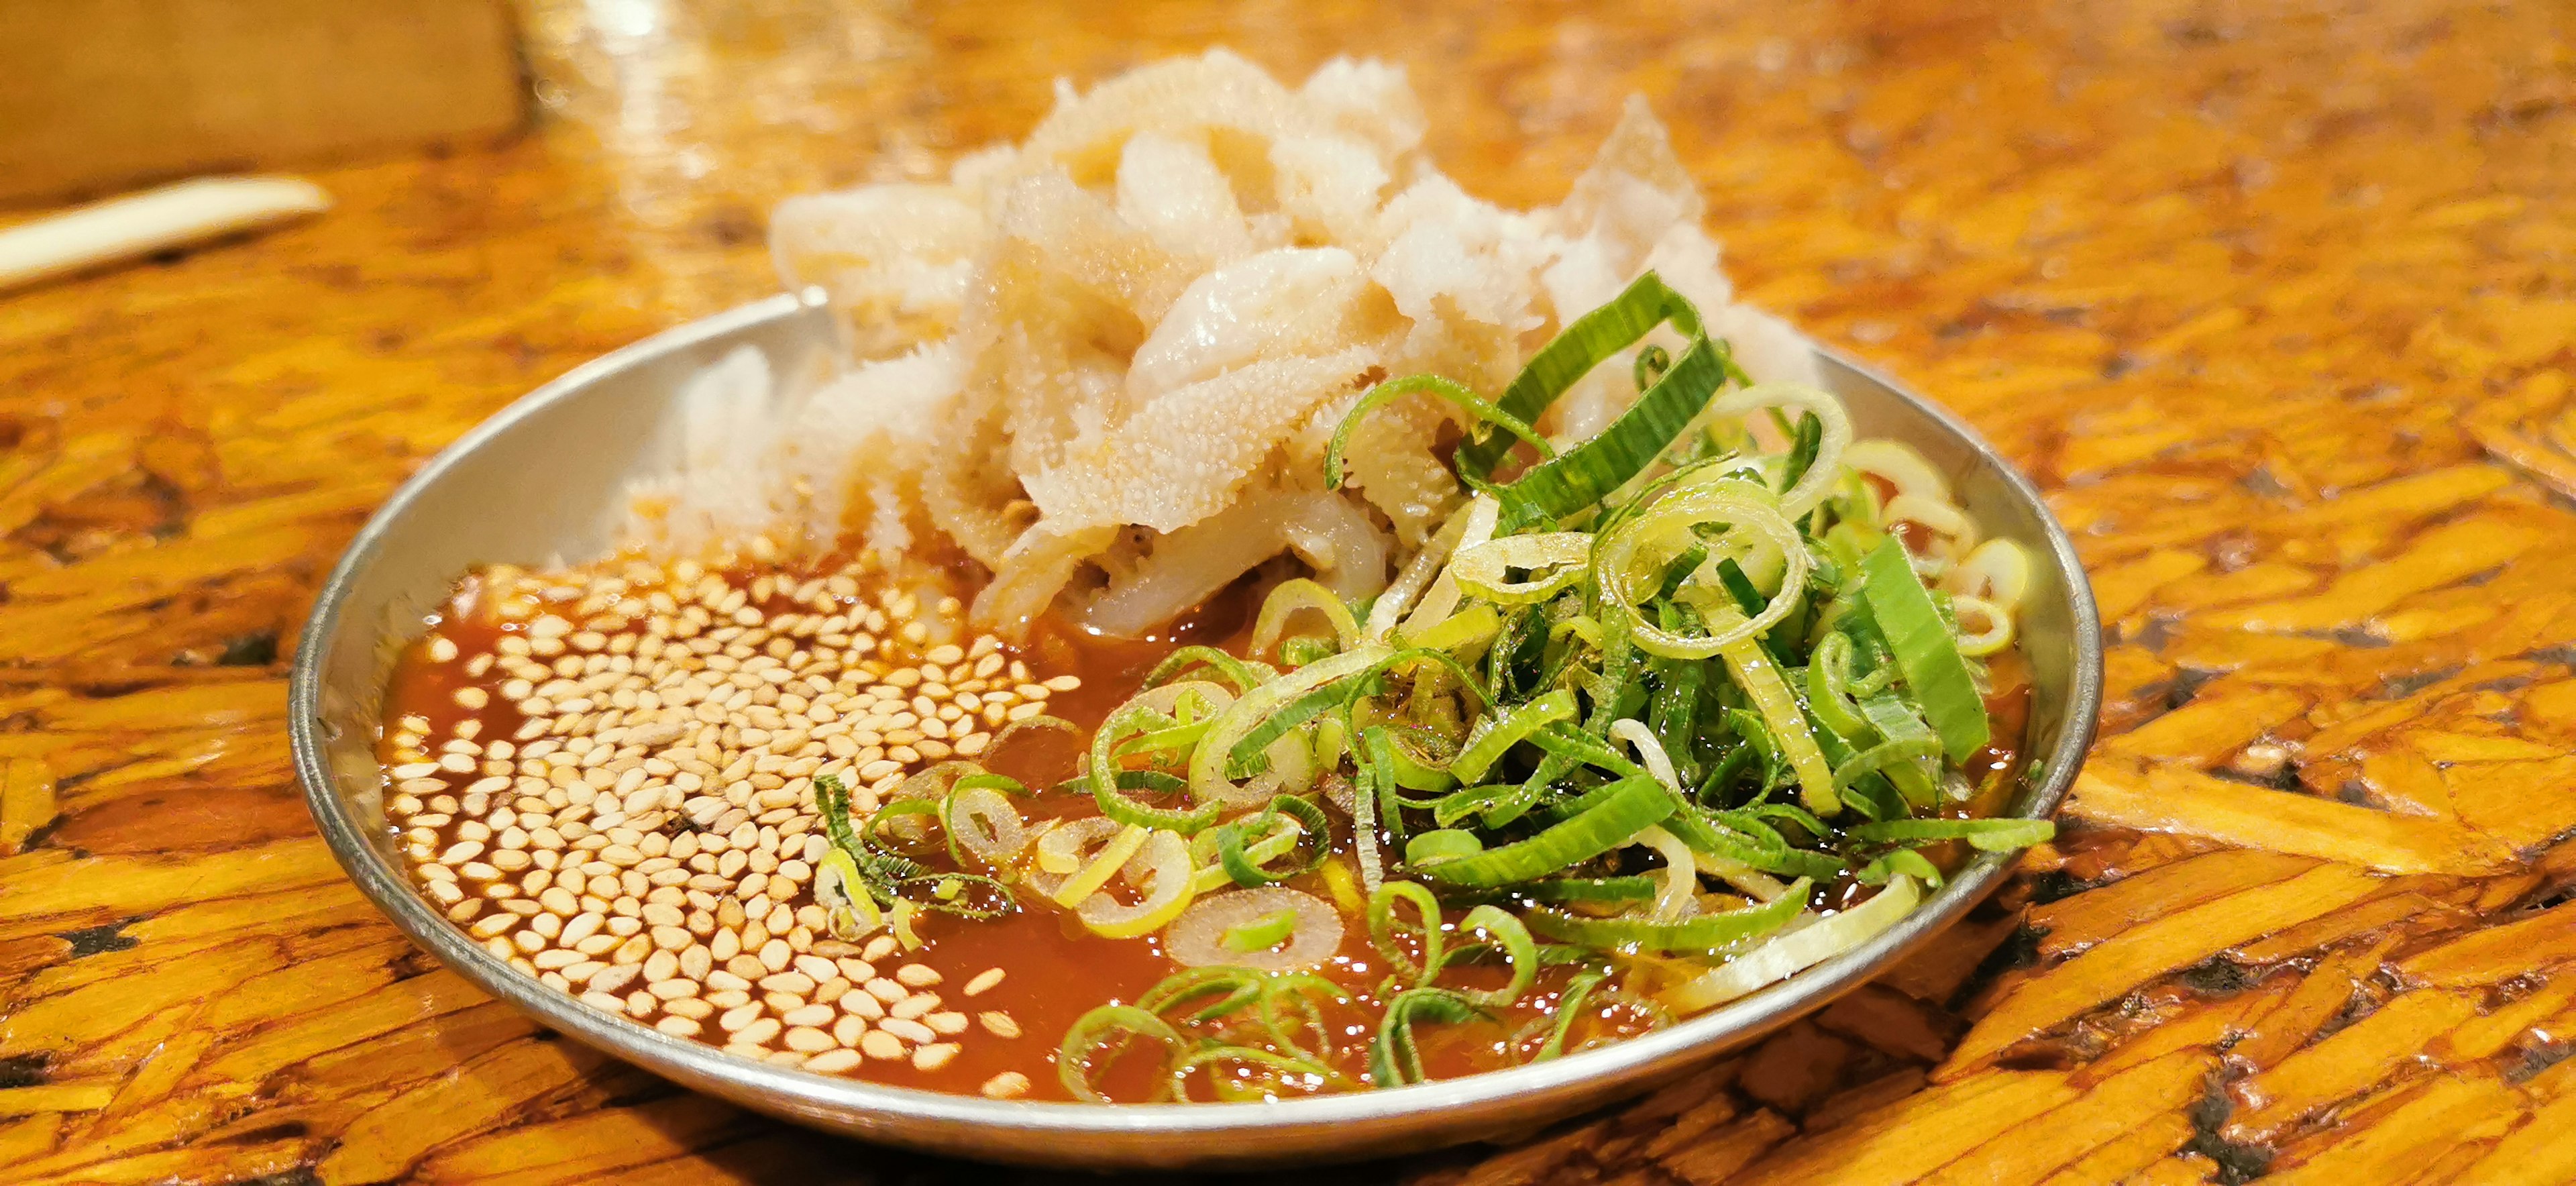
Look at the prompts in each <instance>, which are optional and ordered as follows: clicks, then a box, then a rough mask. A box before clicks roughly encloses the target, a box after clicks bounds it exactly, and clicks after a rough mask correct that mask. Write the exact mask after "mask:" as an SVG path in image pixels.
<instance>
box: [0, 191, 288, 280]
mask: <svg viewBox="0 0 2576 1186" xmlns="http://www.w3.org/2000/svg"><path fill="white" fill-rule="evenodd" d="M330 208H331V195H329V194H326V193H323V192H322V187H320V186H317V185H315V184H313V183H312V182H310V181H302V180H298V179H296V178H293V177H200V178H198V179H196V180H194V181H182V182H180V183H178V184H176V185H165V186H162V187H160V188H159V189H153V190H146V191H144V192H142V193H139V194H129V195H127V196H125V197H121V198H110V199H108V200H106V201H103V202H93V203H91V204H89V205H87V206H83V207H80V208H79V209H76V210H67V211H64V212H63V213H60V214H55V215H49V216H47V217H43V218H37V219H32V220H30V221H28V222H25V223H21V224H19V225H17V226H13V227H9V228H7V229H0V291H7V290H8V289H11V288H16V287H19V286H21V285H27V284H35V283H38V282H40V281H45V280H51V279H54V278H56V277H61V276H69V275H73V274H76V273H79V272H83V271H86V270H88V269H91V268H95V267H99V266H102V265H105V264H109V263H114V262H117V261H120V260H128V259H133V258H135V257H137V256H143V255H149V254H152V253H154V252H160V251H168V250H171V249H173V248H177V247H183V246H186V245H188V244H191V243H195V242H198V241H200V240H204V239H213V238H220V237H222V236H225V235H231V234H235V233H238V232H242V231H251V230H257V229H259V228H261V227H267V226H274V225H276V224H278V223H282V222H286V221H289V220H292V219H296V218H302V217H305V216H307V215H313V214H319V213H321V212H323V211H325V210H328V209H330Z"/></svg>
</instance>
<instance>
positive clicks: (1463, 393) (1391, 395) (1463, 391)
mask: <svg viewBox="0 0 2576 1186" xmlns="http://www.w3.org/2000/svg"><path fill="white" fill-rule="evenodd" d="M1408 395H1434V396H1438V397H1440V398H1441V399H1444V400H1447V401H1449V402H1450V403H1452V404H1456V405H1457V406H1458V407H1460V408H1463V409H1465V410H1466V412H1467V414H1468V415H1470V416H1473V417H1475V418H1476V419H1477V420H1479V421H1481V422H1483V423H1486V424H1491V425H1493V426H1494V427H1496V428H1499V429H1502V430H1503V432H1505V433H1508V434H1510V435H1511V437H1512V438H1513V439H1514V440H1517V441H1519V442H1520V443H1522V444H1525V445H1528V446H1529V447H1531V448H1533V449H1536V450H1538V452H1539V456H1541V457H1553V456H1555V455H1556V450H1555V448H1554V447H1552V446H1550V445H1549V444H1548V443H1547V440H1546V438H1544V437H1541V436H1539V435H1538V430H1537V429H1534V428H1531V427H1530V426H1529V424H1528V422H1526V421H1524V420H1523V419H1522V418H1520V417H1518V416H1515V415H1513V414H1511V413H1510V412H1509V411H1506V410H1504V409H1503V408H1500V407H1497V406H1495V405H1494V404H1492V403H1489V402H1487V401H1486V400H1485V398H1484V397H1483V396H1480V395H1477V394H1476V393H1475V392H1472V391H1469V390H1467V388H1466V387H1465V386H1464V385H1462V384H1460V383H1458V382H1456V381H1455V380H1451V379H1444V378H1441V377H1440V376H1438V375H1407V376H1405V377H1403V378H1401V379H1389V380H1387V381H1386V382H1384V383H1380V384H1378V385H1377V386H1375V387H1372V388H1369V389H1368V394H1366V395H1363V396H1361V397H1360V398H1359V402H1358V403H1355V404H1352V405H1351V410H1350V411H1348V412H1345V413H1343V414H1342V423H1341V425H1340V426H1339V427H1337V428H1335V429H1334V430H1333V443H1332V444H1331V445H1330V446H1328V447H1327V448H1326V449H1325V450H1324V489H1326V490H1339V489H1341V488H1342V450H1343V449H1344V448H1346V447H1348V446H1349V445H1350V440H1351V431H1352V430H1353V429H1356V428H1358V427H1359V424H1360V421H1361V420H1362V419H1364V418H1366V417H1367V416H1368V414H1369V413H1371V412H1374V411H1376V410H1378V408H1379V407H1381V406H1383V405H1384V404H1386V403H1388V402H1390V401H1392V400H1396V399H1400V398H1402V397H1404V396H1408ZM1496 439H1500V438H1499V437H1497V438H1496ZM1462 447H1463V446H1462ZM1503 447H1504V448H1506V449H1508V448H1510V447H1511V446H1509V445H1505V446H1503Z"/></svg>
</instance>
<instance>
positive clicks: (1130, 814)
mask: <svg viewBox="0 0 2576 1186" xmlns="http://www.w3.org/2000/svg"><path fill="white" fill-rule="evenodd" d="M1274 682H1275V681H1274ZM1165 686H1166V687H1178V686H1180V685H1176V684H1174V685H1165ZM1262 686H1263V687H1268V686H1270V685H1267V684H1265V685H1262ZM1255 694H1256V695H1257V694H1258V693H1257V692H1256V693H1255ZM1237 703H1238V704H1240V703H1241V702H1240V701H1238V702H1237ZM1157 716H1159V714H1157V713H1155V712H1154V711H1153V710H1152V709H1151V708H1150V707H1147V706H1144V705H1140V704H1136V703H1134V702H1133V701H1130V702H1129V703H1128V704H1127V705H1126V706H1125V707H1122V708H1120V709H1118V710H1117V711H1115V712H1112V713H1110V714H1109V719H1108V720H1106V721H1103V722H1101V724H1100V730H1099V731H1098V732H1096V733H1094V734H1092V735H1091V760H1090V763H1089V765H1088V767H1087V768H1086V771H1085V777H1087V778H1088V779H1089V780H1090V782H1091V794H1092V798H1093V800H1094V801H1096V802H1097V803H1099V805H1100V814H1102V815H1105V816H1108V817H1110V818H1111V819H1114V820H1117V821H1118V822H1120V823H1122V824H1126V825H1128V826H1129V827H1131V828H1161V829H1164V830H1167V831H1173V832H1178V833H1180V834H1182V835H1184V836H1186V835H1189V834H1190V833H1193V832H1196V831H1198V830H1200V829H1202V828H1205V827H1207V826H1208V825H1210V824H1213V823H1215V822H1216V820H1217V814H1218V813H1219V812H1220V811H1222V810H1223V805H1222V804H1219V803H1214V802H1201V803H1196V804H1193V805H1191V806H1189V807H1186V808H1183V807H1160V806H1156V805H1154V804H1151V803H1145V802H1141V801H1139V800H1137V799H1134V798H1131V797H1129V796H1128V794H1127V790H1128V789H1130V788H1129V787H1127V786H1124V785H1122V784H1126V783H1128V782H1129V781H1130V780H1129V779H1128V778H1127V777H1126V775H1128V774H1132V773H1146V774H1151V773H1157V772H1154V771H1121V770H1120V769H1119V768H1118V747H1119V743H1120V741H1122V740H1123V739H1124V738H1125V737H1126V736H1127V735H1129V734H1130V733H1133V732H1135V731H1137V730H1139V729H1142V728H1145V727H1147V726H1149V725H1150V724H1151V723H1152V722H1153V721H1154V720H1155V719H1156V717H1157ZM1219 719H1220V720H1221V719H1223V718H1219ZM1201 733H1202V735H1204V733H1205V729H1204V728H1202V729H1201ZM1192 741H1193V743H1194V744H1196V745H1197V749H1196V750H1194V751H1192V755H1193V757H1192V760H1193V761H1195V760H1196V755H1197V754H1203V753H1206V752H1207V748H1208V747H1207V745H1206V743H1205V741H1204V738H1203V736H1202V737H1199V738H1193V739H1192ZM1139 843H1141V841H1140V842H1139ZM1092 888H1093V889H1097V888H1099V887H1098V886H1096V885H1095V886H1093V887H1092ZM1084 892H1085V893H1088V892H1089V891H1088V890H1086V891H1084ZM1080 900H1081V899H1080V897H1078V896H1077V897H1076V898H1074V899H1073V900H1072V901H1068V902H1065V903H1064V904H1065V905H1068V906H1070V905H1072V904H1073V902H1075V901H1080Z"/></svg>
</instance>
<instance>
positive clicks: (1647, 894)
mask: <svg viewBox="0 0 2576 1186" xmlns="http://www.w3.org/2000/svg"><path fill="white" fill-rule="evenodd" d="M1512 892H1513V893H1515V894H1518V895H1520V896H1521V897H1523V898H1527V899H1529V900H1530V901H1532V902H1645V901H1651V900H1653V898H1654V896H1655V879H1654V878H1651V877H1638V876H1628V877H1552V878H1549V879H1547V880H1545V881H1532V882H1528V883H1525V884H1522V885H1516V886H1513V887H1512Z"/></svg>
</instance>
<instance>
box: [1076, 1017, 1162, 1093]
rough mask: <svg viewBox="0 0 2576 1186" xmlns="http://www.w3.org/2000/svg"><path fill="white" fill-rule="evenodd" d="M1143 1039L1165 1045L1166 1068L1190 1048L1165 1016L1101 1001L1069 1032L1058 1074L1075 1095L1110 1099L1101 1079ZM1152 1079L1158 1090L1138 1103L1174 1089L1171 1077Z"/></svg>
mask: <svg viewBox="0 0 2576 1186" xmlns="http://www.w3.org/2000/svg"><path fill="white" fill-rule="evenodd" d="M1139 1041H1143V1042H1152V1043H1156V1044H1158V1045H1160V1046H1162V1047H1163V1062H1164V1065H1165V1066H1166V1067H1169V1066H1170V1065H1171V1062H1172V1060H1173V1059H1174V1058H1176V1057H1178V1056H1179V1055H1180V1054H1181V1052H1182V1051H1183V1050H1185V1049H1187V1043H1185V1042H1184V1041H1183V1040H1182V1039H1181V1034H1180V1031H1178V1030H1175V1029H1173V1028H1172V1026H1171V1023H1169V1022H1166V1021H1164V1020H1163V1019H1162V1018H1160V1017H1157V1016H1155V1015H1153V1014H1152V1013H1148V1012H1146V1011H1145V1010H1143V1009H1139V1008H1137V1007H1136V1006H1134V1005H1102V1006H1101V1007H1099V1008H1097V1009H1094V1010H1092V1011H1091V1012H1089V1013H1085V1014H1083V1015H1082V1016H1081V1018H1080V1019H1078V1020H1076V1021H1075V1022H1074V1023H1073V1026H1072V1028H1070V1029H1067V1030H1066V1031H1065V1034H1064V1043H1063V1045H1061V1046H1059V1047H1057V1048H1056V1055H1055V1071H1056V1078H1057V1079H1058V1080H1059V1081H1061V1082H1062V1083H1063V1084H1064V1089H1065V1091H1066V1093H1068V1094H1070V1095H1071V1096H1073V1098H1075V1099H1078V1100H1082V1101H1084V1102H1086V1103H1094V1104H1106V1103H1111V1102H1113V1101H1112V1100H1111V1099H1110V1098H1109V1097H1108V1096H1106V1095H1103V1094H1101V1091H1100V1087H1099V1085H1098V1083H1097V1080H1098V1079H1099V1078H1100V1077H1101V1076H1103V1075H1104V1074H1105V1073H1106V1072H1107V1069H1108V1064H1109V1063H1111V1062H1114V1061H1116V1060H1117V1058H1118V1057H1119V1055H1121V1054H1123V1053H1125V1052H1126V1051H1127V1049H1128V1048H1129V1047H1131V1046H1133V1045H1134V1044H1135V1043H1137V1042H1139ZM1095 1060H1097V1061H1095ZM1153 1082H1154V1088H1155V1091H1154V1095H1153V1096H1152V1097H1150V1098H1148V1099H1146V1100H1143V1101H1137V1102H1143V1103H1153V1102H1157V1101H1159V1100H1161V1099H1163V1098H1165V1097H1166V1096H1168V1095H1169V1094H1170V1092H1171V1080H1170V1078H1169V1077H1168V1076H1166V1075H1156V1076H1154V1078H1153Z"/></svg>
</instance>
